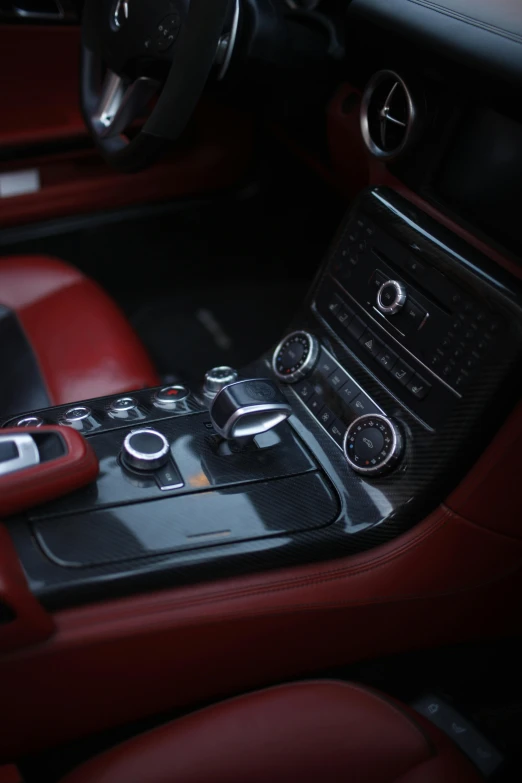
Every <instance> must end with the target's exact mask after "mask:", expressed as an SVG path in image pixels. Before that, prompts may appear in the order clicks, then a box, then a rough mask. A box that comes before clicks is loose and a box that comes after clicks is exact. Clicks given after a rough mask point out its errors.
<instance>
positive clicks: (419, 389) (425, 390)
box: [407, 374, 431, 400]
mask: <svg viewBox="0 0 522 783" xmlns="http://www.w3.org/2000/svg"><path fill="white" fill-rule="evenodd" d="M407 388H408V390H409V391H410V392H411V393H412V394H413V396H414V397H416V398H417V399H418V400H423V399H424V398H425V397H427V396H428V394H429V393H430V390H431V385H430V384H429V383H427V382H426V381H425V380H424V378H421V377H420V375H416V374H415V375H414V376H413V378H412V380H411V381H410V382H409V383H408V387H407Z"/></svg>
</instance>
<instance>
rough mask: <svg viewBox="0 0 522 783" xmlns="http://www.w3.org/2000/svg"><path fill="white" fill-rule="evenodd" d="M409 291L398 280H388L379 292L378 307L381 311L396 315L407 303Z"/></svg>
mask: <svg viewBox="0 0 522 783" xmlns="http://www.w3.org/2000/svg"><path fill="white" fill-rule="evenodd" d="M406 297H407V291H406V289H405V287H404V286H403V284H402V283H399V281H398V280H386V282H385V283H383V284H382V285H381V287H380V288H379V291H378V293H377V307H378V308H379V310H380V311H381V313H385V314H386V315H394V314H395V313H398V312H399V310H402V308H403V307H404V305H405V303H406Z"/></svg>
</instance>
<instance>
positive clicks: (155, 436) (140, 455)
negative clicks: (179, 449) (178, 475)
mask: <svg viewBox="0 0 522 783" xmlns="http://www.w3.org/2000/svg"><path fill="white" fill-rule="evenodd" d="M169 455H170V446H169V442H168V440H167V438H166V437H165V435H162V433H161V432H158V431H157V430H152V429H145V428H144V429H140V430H133V431H132V432H130V433H129V434H128V435H127V437H126V438H125V440H124V441H123V447H122V450H121V458H122V461H123V464H124V465H125V466H126V467H128V468H132V469H133V470H144V471H152V470H157V469H158V468H162V467H163V465H165V464H166V463H167V462H168V460H169Z"/></svg>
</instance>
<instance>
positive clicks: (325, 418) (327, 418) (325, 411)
mask: <svg viewBox="0 0 522 783" xmlns="http://www.w3.org/2000/svg"><path fill="white" fill-rule="evenodd" d="M317 418H318V419H319V421H320V422H321V424H322V425H323V427H324V428H325V429H328V427H329V426H330V424H333V422H334V420H335V415H334V414H333V412H332V411H331V410H330V408H329V407H328V406H327V405H324V406H323V408H322V410H321V411H320V413H319V414H318V416H317Z"/></svg>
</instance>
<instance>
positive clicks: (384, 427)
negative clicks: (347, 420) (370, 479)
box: [343, 413, 404, 476]
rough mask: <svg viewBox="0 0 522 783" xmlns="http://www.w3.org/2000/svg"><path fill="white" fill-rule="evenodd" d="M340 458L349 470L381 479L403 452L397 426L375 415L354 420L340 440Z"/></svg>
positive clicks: (401, 439)
mask: <svg viewBox="0 0 522 783" xmlns="http://www.w3.org/2000/svg"><path fill="white" fill-rule="evenodd" d="M343 449H344V455H345V457H346V460H347V462H348V464H349V466H350V467H351V468H352V469H353V470H355V471H356V472H357V473H361V474H363V475H366V476H382V475H383V474H384V473H388V472H389V471H391V470H393V468H394V467H396V465H397V464H398V462H399V460H400V458H401V457H402V454H403V451H404V441H403V438H402V435H401V432H400V430H399V428H398V426H397V425H396V424H395V423H394V422H392V421H391V419H388V418H387V417H386V416H381V414H378V413H367V414H365V415H364V416H359V418H358V419H355V421H353V422H352V423H351V424H350V426H349V427H348V430H347V432H346V435H345V436H344V444H343Z"/></svg>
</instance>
